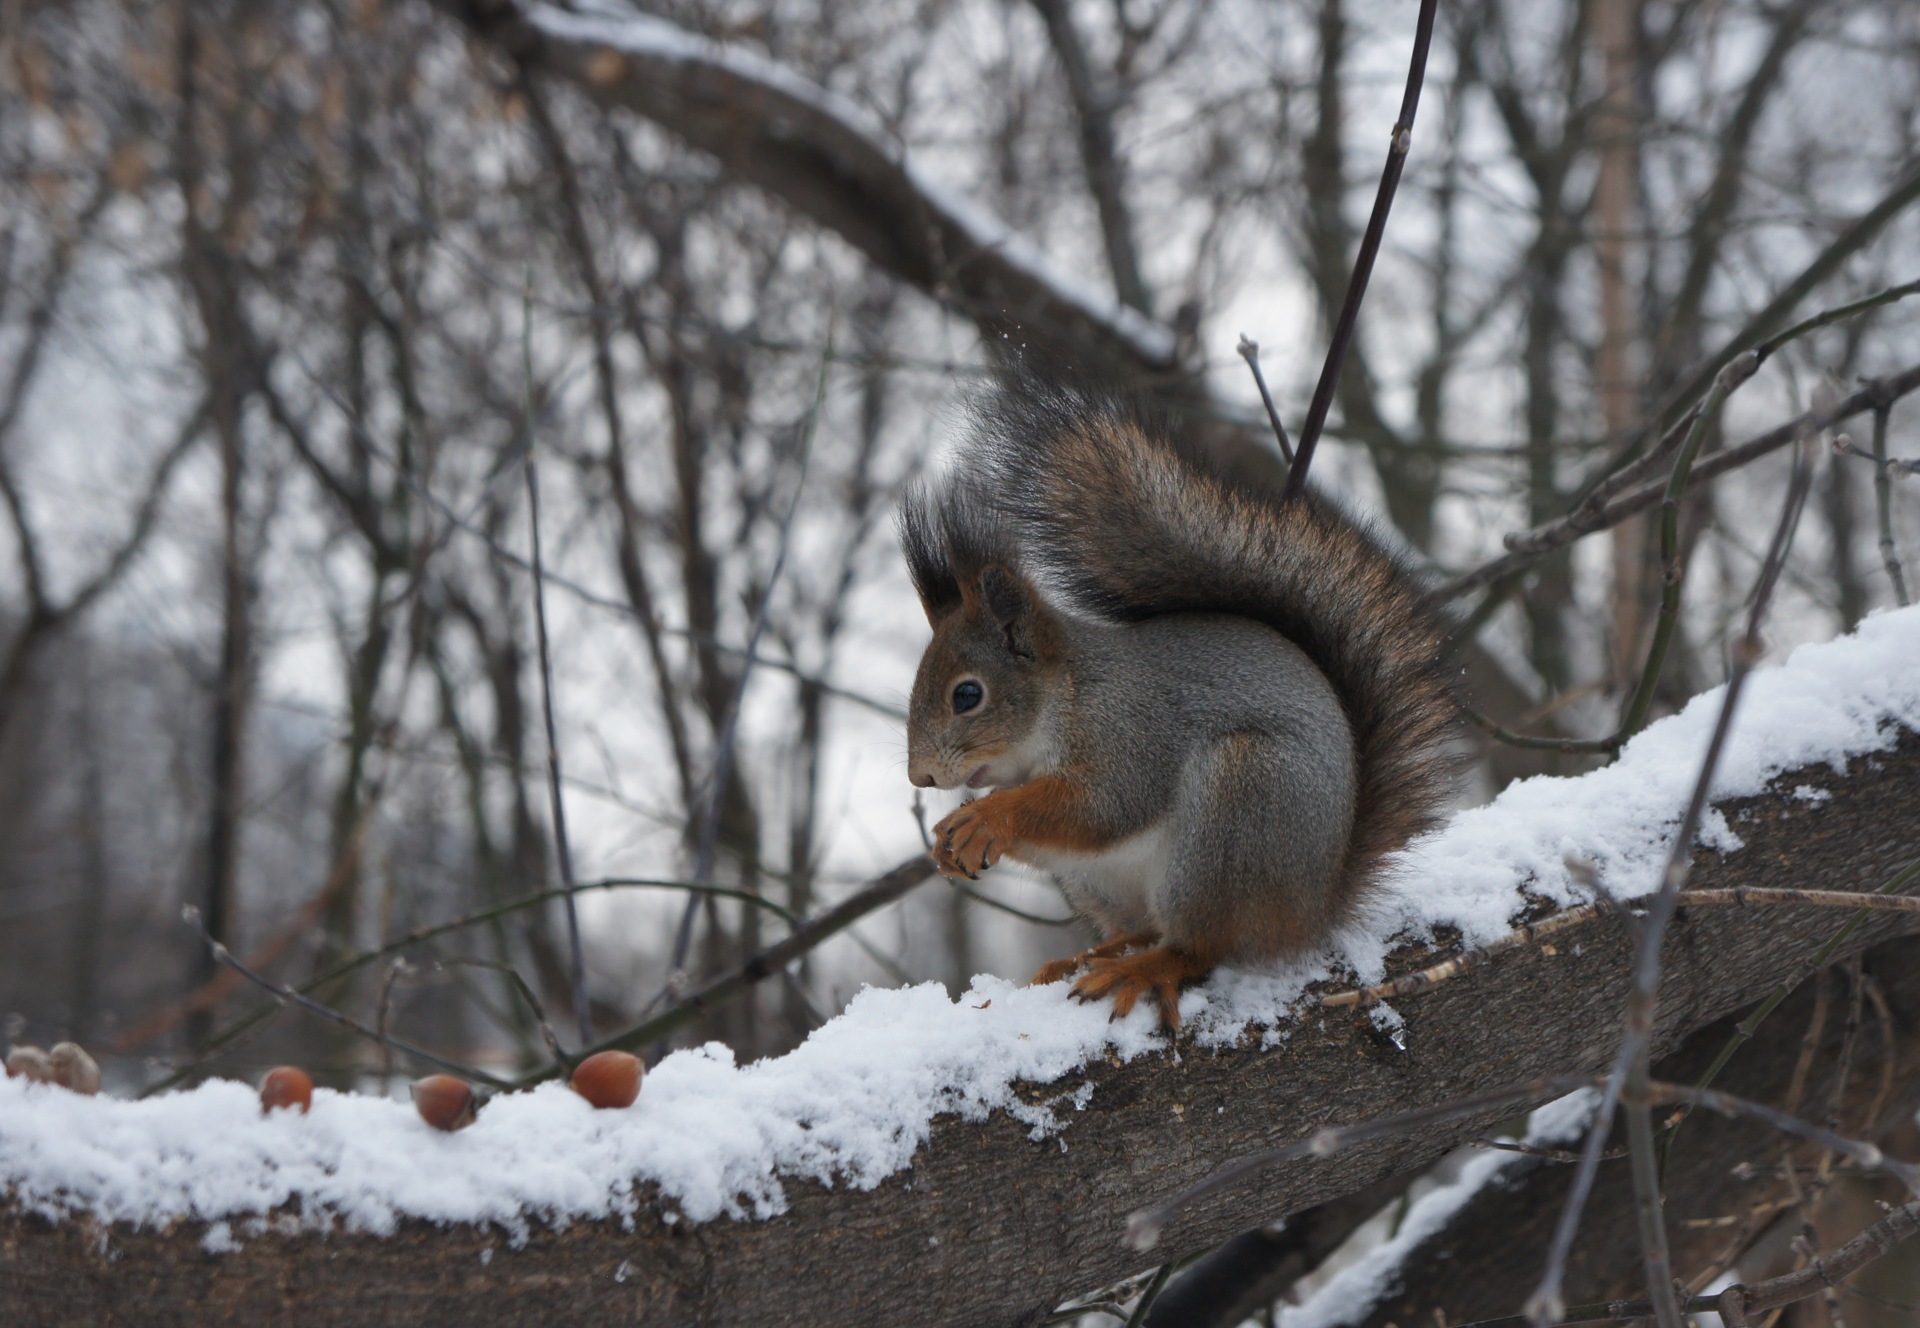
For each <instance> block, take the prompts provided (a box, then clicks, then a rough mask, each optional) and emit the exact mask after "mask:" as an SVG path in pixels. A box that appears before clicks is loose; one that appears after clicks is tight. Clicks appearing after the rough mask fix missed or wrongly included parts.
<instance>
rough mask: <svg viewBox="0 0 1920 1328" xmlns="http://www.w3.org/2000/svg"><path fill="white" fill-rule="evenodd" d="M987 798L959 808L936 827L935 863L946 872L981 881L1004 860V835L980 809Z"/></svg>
mask: <svg viewBox="0 0 1920 1328" xmlns="http://www.w3.org/2000/svg"><path fill="white" fill-rule="evenodd" d="M985 801H986V800H985V799H982V800H981V801H980V802H970V803H967V804H966V805H965V806H963V807H957V808H955V809H954V810H953V811H952V812H950V813H949V814H948V815H947V816H946V817H945V818H944V819H943V820H942V821H941V822H940V824H938V825H936V826H934V827H933V850H932V852H933V863H934V866H936V867H938V868H939V869H940V872H941V874H942V875H945V876H964V877H966V878H967V879H968V880H970V881H977V880H979V879H980V873H981V872H983V871H985V870H986V869H987V868H989V867H991V866H993V864H994V863H996V862H998V861H999V860H1000V836H999V835H998V834H997V833H995V830H994V827H993V826H992V824H991V823H990V822H989V820H988V819H987V817H986V816H984V815H982V814H981V812H980V811H979V808H980V807H981V805H982V803H984V802H985Z"/></svg>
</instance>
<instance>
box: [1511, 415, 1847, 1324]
mask: <svg viewBox="0 0 1920 1328" xmlns="http://www.w3.org/2000/svg"><path fill="white" fill-rule="evenodd" d="M1811 474H1812V467H1811V465H1810V464H1809V461H1808V458H1807V455H1806V451H1805V450H1804V449H1802V450H1800V451H1799V452H1798V453H1797V454H1796V455H1795V458H1794V470H1793V479H1792V481H1791V483H1789V485H1788V487H1787V497H1786V502H1785V503H1784V504H1783V505H1782V508H1781V512H1780V521H1779V523H1778V525H1777V526H1776V527H1775V529H1774V534H1773V544H1772V546H1771V547H1770V548H1769V549H1768V551H1767V559H1766V562H1765V563H1764V564H1763V565H1762V567H1761V569H1760V577H1759V583H1758V585H1757V586H1756V587H1755V589H1754V596H1753V606H1752V608H1751V609H1750V610H1749V612H1748V615H1747V624H1746V631H1745V633H1744V634H1743V635H1742V636H1741V638H1740V639H1739V640H1738V641H1736V642H1735V643H1734V648H1733V652H1732V654H1733V666H1732V669H1731V672H1730V673H1729V676H1728V678H1727V684H1726V692H1725V695H1724V696H1723V697H1722V699H1721V703H1720V713H1719V716H1718V717H1717V718H1716V719H1715V721H1714V727H1713V735H1712V737H1711V738H1710V739H1709V740H1708V742H1707V751H1706V755H1705V757H1704V758H1703V759H1702V760H1701V763H1700V773H1699V775H1698V776H1697V777H1696V778H1695V780H1694V786H1693V794H1692V796H1691V797H1690V798H1689V799H1688V802H1687V810H1686V814H1685V815H1684V816H1682V817H1681V820H1680V827H1679V832H1678V833H1677V834H1676V835H1675V837H1674V841H1673V847H1672V850H1671V851H1670V853H1669V855H1668V858H1667V865H1666V870H1665V872H1664V873H1663V875H1662V879H1661V884H1660V889H1659V890H1658V891H1657V892H1656V893H1655V894H1654V896H1653V900H1652V903H1651V904H1650V905H1649V907H1648V909H1647V917H1646V922H1645V924H1644V928H1643V931H1642V934H1641V938H1640V945H1639V949H1638V952H1637V954H1636V955H1635V959H1634V969H1633V986H1632V989H1631V991H1630V993H1629V996H1628V1000H1627V1024H1626V1031H1625V1034H1624V1035H1623V1036H1622V1038H1621V1040H1620V1051H1619V1054H1618V1055H1617V1056H1616V1057H1615V1059H1614V1064H1613V1068H1612V1069H1611V1070H1610V1071H1609V1072H1608V1074H1607V1079H1606V1087H1605V1089H1604V1091H1603V1092H1602V1094H1601V1102H1600V1107H1599V1110H1597V1111H1596V1112H1595V1113H1594V1120H1593V1123H1592V1126H1591V1127H1590V1130H1589V1133H1588V1135H1587V1145H1586V1149H1585V1152H1584V1154H1583V1156H1582V1158H1581V1161H1580V1166H1579V1169H1578V1170H1577V1171H1576V1172H1575V1173H1574V1177H1573V1182H1572V1185H1571V1186H1570V1188H1569V1190H1568V1193H1567V1199H1566V1203H1565V1206H1564V1207H1563V1208H1562V1209H1561V1212H1560V1219H1559V1222H1558V1224H1557V1225H1556V1226H1555V1228H1554V1234H1553V1242H1552V1244H1551V1246H1550V1247H1549V1250H1548V1256H1547V1266H1546V1270H1545V1271H1544V1273H1543V1274H1542V1276H1541V1279H1540V1284H1539V1286H1538V1287H1537V1288H1535V1290H1534V1292H1533V1294H1532V1295H1531V1296H1530V1297H1529V1298H1528V1301H1527V1306H1526V1310H1527V1313H1528V1314H1529V1315H1530V1316H1532V1318H1533V1320H1534V1322H1535V1323H1536V1324H1541V1325H1544V1324H1547V1323H1549V1322H1552V1321H1554V1320H1555V1319H1556V1318H1557V1317H1558V1316H1559V1314H1560V1312H1561V1311H1562V1310H1563V1309H1564V1308H1565V1300H1564V1299H1563V1298H1562V1295H1561V1286H1562V1284H1563V1282H1564V1280H1565V1277H1566V1265H1567V1257H1568V1255H1569V1254H1571V1253H1572V1250H1573V1241H1574V1237H1575V1235H1576V1234H1577V1233H1578V1231H1579V1228H1580V1217H1581V1214H1582V1213H1583V1212H1584V1211H1585V1209H1586V1204H1587V1197H1588V1195H1589V1194H1591V1193H1592V1190H1593V1181H1594V1176H1595V1173H1596V1171H1597V1170H1598V1167H1599V1161H1600V1149H1601V1144H1602V1142H1603V1141H1604V1140H1605V1138H1606V1136H1607V1133H1608V1131H1610V1130H1611V1129H1612V1127H1613V1115H1614V1111H1615V1109H1616V1108H1617V1107H1618V1106H1619V1105H1620V1103H1621V1100H1622V1096H1623V1091H1625V1090H1631V1098H1630V1099H1629V1101H1628V1103H1627V1105H1628V1110H1629V1111H1630V1112H1635V1113H1642V1112H1645V1111H1646V1110H1647V1099H1646V1091H1647V1058H1648V1051H1649V1047H1650V1044H1651V1042H1652V1037H1653V1015H1654V1009H1655V1006H1656V1004H1657V1001H1658V996H1659V989H1660V947H1661V944H1662V943H1663V942H1664V941H1665V940H1666V934H1667V928H1668V925H1669V924H1670V923H1671V922H1672V921H1673V914H1674V910H1675V908H1676V907H1677V905H1678V900H1679V895H1680V891H1681V889H1682V888H1683V887H1684V886H1685V885H1686V881H1687V874H1688V872H1689V870H1690V869H1691V868H1692V865H1693V841H1694V836H1695V834H1696V833H1697V832H1698V830H1699V825H1700V818H1701V816H1702V815H1703V814H1704V813H1705V811H1706V807H1707V801H1708V794H1709V791H1710V790H1711V788H1712V785H1713V776H1714V772H1715V771H1716V770H1717V769H1718V768H1719V765H1720V754H1721V752H1722V751H1723V750H1724V749H1725V747H1726V742H1727V736H1728V734H1729V733H1730V732H1731V730H1732V727H1733V716H1734V711H1735V709H1736V708H1737V707H1738V705H1739V703H1740V694H1741V692H1742V691H1743V690H1744V689H1745V687H1746V681H1747V674H1748V673H1749V672H1750V671H1751V670H1752V668H1753V665H1754V663H1755V662H1756V661H1757V660H1758V659H1759V656H1760V652H1761V642H1760V625H1761V624H1762V623H1763V622H1764V621H1765V620H1766V613H1767V608H1768V605H1769V604H1770V603H1771V601H1772V598H1773V587H1774V584H1775V583H1776V582H1777V581H1778V579H1779V575H1780V568H1781V566H1782V565H1783V564H1784V563H1785V562H1786V555H1787V549H1788V547H1789V545H1790V544H1791V542H1792V537H1793V532H1794V529H1795V527H1797V526H1798V524H1799V521H1800V512H1801V509H1802V507H1803V506H1804V505H1805V502H1806V496H1807V490H1808V488H1809V484H1810V476H1811ZM1647 1143H1648V1146H1649V1148H1650V1147H1651V1134H1650V1132H1649V1134H1648V1136H1647ZM1650 1160H1651V1159H1650V1158H1649V1161H1650ZM1646 1170H1647V1172H1648V1173H1649V1174H1651V1168H1647V1169H1646ZM1638 1183H1639V1182H1638V1180H1637V1181H1636V1188H1637V1186H1638ZM1656 1199H1657V1196H1656ZM1655 1215H1657V1210H1655ZM1645 1234H1647V1235H1648V1236H1649V1237H1652V1236H1653V1235H1654V1234H1655V1233H1654V1232H1652V1231H1648V1232H1646V1233H1645ZM1649 1253H1650V1254H1651V1255H1653V1256H1655V1258H1657V1257H1658V1256H1659V1254H1660V1253H1661V1251H1660V1250H1659V1249H1657V1248H1651V1247H1650V1249H1649ZM1649 1262H1650V1263H1652V1262H1654V1259H1649ZM1671 1287H1672V1283H1671V1281H1670V1280H1667V1281H1664V1282H1659V1283H1655V1284H1654V1285H1652V1286H1650V1287H1649V1288H1648V1290H1649V1291H1650V1292H1651V1294H1652V1296H1653V1298H1654V1301H1655V1303H1656V1304H1661V1303H1663V1301H1664V1302H1671V1301H1672V1298H1673V1293H1672V1289H1671ZM1663 1293H1664V1295H1663ZM1674 1317H1675V1319H1676V1320H1677V1317H1678V1313H1677V1310H1676V1311H1675V1314H1674Z"/></svg>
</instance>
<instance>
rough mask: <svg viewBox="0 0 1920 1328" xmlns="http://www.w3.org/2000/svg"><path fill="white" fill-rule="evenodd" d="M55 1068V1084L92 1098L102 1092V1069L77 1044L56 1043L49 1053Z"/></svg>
mask: <svg viewBox="0 0 1920 1328" xmlns="http://www.w3.org/2000/svg"><path fill="white" fill-rule="evenodd" d="M47 1064H48V1065H50V1066H52V1067H53V1082H55V1083H56V1084H59V1085H60V1086H61V1087H62V1088H70V1089H72V1090H73V1091H74V1092H76V1093H82V1094H85V1095H86V1096H87V1097H92V1096H93V1095H94V1094H95V1093H98V1092H99V1091H100V1067H99V1066H98V1065H96V1064H95V1063H94V1060H93V1057H91V1056H89V1055H87V1053H86V1049H85V1048H83V1047H82V1046H80V1044H79V1043H77V1042H56V1043H54V1044H53V1050H51V1051H49V1052H48V1053H47Z"/></svg>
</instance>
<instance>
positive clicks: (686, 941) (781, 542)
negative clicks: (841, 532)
mask: <svg viewBox="0 0 1920 1328" xmlns="http://www.w3.org/2000/svg"><path fill="white" fill-rule="evenodd" d="M833 339H834V323H833V319H832V316H831V314H830V315H829V318H828V323H827V346H826V350H825V351H824V352H823V353H822V355H821V358H820V373H819V376H818V378H817V379H816V381H815V383H814V388H813V405H812V406H811V408H810V409H809V410H808V411H807V418H806V421H805V422H804V423H803V424H802V426H801V430H800V449H799V451H800V457H799V466H798V472H799V473H798V475H797V476H796V477H795V479H794V485H793V497H792V498H791V499H790V500H789V501H788V503H787V511H786V515H785V516H783V517H782V518H781V521H780V529H779V532H778V535H777V537H776V543H775V551H774V558H773V570H772V571H771V572H770V573H768V575H767V584H766V588H765V589H764V590H763V591H762V592H761V594H760V603H759V604H758V605H757V606H756V607H755V609H754V614H753V623H752V625H751V627H749V629H748V631H747V647H746V653H745V656H744V660H743V662H742V664H741V666H740V676H739V678H737V679H736V680H735V681H734V685H733V696H732V698H731V699H730V700H729V701H728V703H727V713H726V718H725V720H724V721H723V722H722V724H721V726H720V734H719V738H718V740H717V741H716V742H715V744H714V754H713V769H712V772H711V773H710V774H709V775H708V778H707V784H708V787H707V803H706V806H705V807H704V808H703V809H702V814H701V820H700V836H699V840H698V842H697V843H696V845H695V849H694V863H693V879H694V880H696V881H698V882H699V883H700V884H702V885H705V884H706V883H707V882H708V881H710V880H712V879H713V858H714V851H715V846H716V845H717V843H718V841H719V834H720V810H721V807H722V806H723V804H724V801H725V798H726V792H727V785H728V781H729V779H730V778H731V777H732V774H733V753H734V746H735V743H736V741H737V739H738V734H739V725H740V712H741V709H742V708H743V706H744V704H745V702H746V696H747V683H748V681H749V680H750V679H751V678H752V677H753V661H754V658H755V656H756V652H757V651H758V649H759V646H760V636H761V634H762V633H763V632H764V631H765V630H766V625H767V611H768V610H769V608H771V607H772V604H773V592H774V587H775V586H777V585H778V584H779V581H780V574H781V572H782V571H784V570H785V568H786V565H787V546H788V542H789V539H790V538H791V535H792V532H793V518H794V515H795V514H796V513H797V512H798V511H799V510H800V495H801V493H802V492H803V491H804V490H805V488H806V484H807V468H808V462H809V461H810V460H811V459H812V456H813V431H814V429H815V427H816V426H817V425H818V424H819V422H820V410H821V407H822V406H823V405H824V404H825V402H826V396H827V374H828V371H829V370H830V369H831V368H832V366H833ZM697 902H698V901H697V899H695V898H694V897H691V896H689V897H688V899H687V907H686V909H685V910H684V911H683V912H682V913H681V915H680V926H679V928H678V930H676V931H675V933H674V938H673V962H672V964H671V965H670V968H669V971H670V972H671V973H673V974H676V975H677V974H678V973H680V972H681V970H683V969H684V968H685V967H686V963H687V951H688V948H689V947H690V946H691V945H692V944H693V919H694V911H695V905H696V904H697ZM668 989H669V990H670V989H671V988H670V987H669V988H668Z"/></svg>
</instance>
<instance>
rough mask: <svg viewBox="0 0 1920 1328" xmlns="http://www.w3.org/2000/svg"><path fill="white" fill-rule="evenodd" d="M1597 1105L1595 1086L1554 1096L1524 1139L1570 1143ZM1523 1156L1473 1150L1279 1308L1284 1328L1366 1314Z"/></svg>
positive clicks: (1307, 1327) (1531, 1120)
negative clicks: (1350, 1255)
mask: <svg viewBox="0 0 1920 1328" xmlns="http://www.w3.org/2000/svg"><path fill="white" fill-rule="evenodd" d="M1599 1105H1600V1095H1599V1094H1598V1093H1596V1092H1594V1091H1593V1090H1592V1089H1591V1088H1582V1089H1578V1090H1576V1091H1575V1092H1572V1093H1569V1094H1567V1095H1566V1096H1565V1097H1562V1098H1556V1099H1555V1100H1554V1101H1552V1102H1549V1103H1547V1104H1546V1105H1545V1106H1543V1107H1540V1108H1539V1109H1538V1110H1536V1111H1535V1112H1534V1113H1533V1114H1532V1115H1530V1116H1528V1117H1527V1128H1526V1132H1525V1133H1524V1134H1523V1135H1522V1136H1521V1142H1522V1143H1527V1144H1531V1145H1533V1146H1534V1147H1535V1148H1551V1147H1554V1146H1556V1145H1560V1144H1565V1143H1569V1142H1571V1141H1572V1140H1574V1139H1576V1138H1578V1137H1579V1136H1580V1134H1581V1133H1582V1132H1583V1131H1584V1130H1585V1129H1586V1127H1587V1123H1588V1122H1589V1121H1591V1120H1592V1119H1593V1113H1594V1109H1595V1108H1596V1107H1598V1106H1599ZM1521 1156H1522V1155H1521V1154H1519V1153H1513V1152H1506V1151H1495V1150H1492V1149H1489V1150H1487V1151H1485V1152H1475V1153H1471V1154H1469V1155H1468V1156H1467V1157H1466V1160H1465V1161H1464V1162H1462V1163H1460V1166H1459V1169H1458V1170H1457V1171H1455V1172H1454V1174H1453V1177H1452V1179H1450V1180H1448V1181H1447V1182H1446V1183H1445V1184H1442V1185H1437V1186H1435V1187H1434V1188H1433V1189H1431V1190H1428V1191H1427V1192H1426V1193H1425V1194H1422V1195H1420V1197H1419V1198H1417V1199H1415V1200H1414V1201H1413V1202H1412V1203H1411V1204H1409V1205H1407V1211H1406V1213H1405V1215H1404V1216H1402V1218H1401V1219H1400V1225H1399V1228H1398V1229H1397V1230H1396V1231H1395V1232H1394V1233H1393V1234H1392V1235H1391V1236H1390V1237H1388V1238H1387V1239H1385V1240H1382V1241H1380V1242H1379V1243H1377V1244H1375V1245H1374V1246H1373V1247H1372V1248H1370V1249H1368V1250H1367V1251H1366V1253H1364V1254H1362V1255H1361V1256H1360V1257H1359V1258H1357V1259H1355V1260H1354V1261H1353V1262H1352V1263H1349V1264H1348V1265H1346V1266H1345V1267H1344V1268H1342V1269H1340V1271H1339V1272H1337V1273H1335V1274H1334V1275H1333V1276H1332V1277H1329V1278H1328V1279H1327V1280H1326V1281H1325V1282H1323V1283H1321V1284H1320V1285H1319V1286H1318V1287H1316V1288H1314V1290H1313V1293H1312V1294H1311V1295H1309V1296H1308V1297H1307V1298H1306V1299H1305V1300H1303V1301H1302V1302H1301V1303H1300V1304H1298V1305H1289V1306H1286V1307H1284V1308H1283V1309H1281V1311H1280V1313H1279V1316H1278V1321H1279V1324H1280V1328H1340V1325H1343V1324H1349V1323H1357V1322H1359V1321H1360V1320H1361V1319H1363V1318H1365V1317H1366V1313H1367V1310H1368V1309H1370V1308H1371V1307H1372V1306H1374V1305H1377V1304H1379V1303H1380V1301H1381V1300H1382V1299H1384V1298H1385V1297H1386V1296H1387V1295H1389V1294H1390V1293H1391V1292H1392V1291H1393V1289H1394V1285H1395V1281H1396V1279H1397V1278H1398V1277H1399V1274H1400V1269H1401V1267H1402V1266H1403V1265H1404V1264H1405V1263H1406V1261H1407V1257H1408V1256H1409V1255H1411V1254H1412V1253H1413V1252H1414V1251H1415V1250H1417V1249H1418V1248H1419V1247H1420V1245H1421V1244H1422V1243H1423V1242H1424V1241H1426V1240H1427V1239H1428V1238H1429V1237H1432V1236H1434V1235H1437V1234H1438V1233H1439V1232H1441V1231H1442V1230H1444V1229H1445V1228H1446V1225H1447V1223H1448V1222H1449V1221H1451V1220H1452V1218H1453V1215H1454V1214H1455V1213H1457V1212H1459V1211H1460V1209H1461V1208H1463V1207H1465V1206H1466V1204H1467V1202H1468V1201H1469V1200H1470V1199H1472V1198H1473V1196H1474V1195H1476V1194H1478V1193H1479V1192H1480V1190H1481V1188H1482V1187H1483V1186H1484V1185H1486V1184H1487V1182H1488V1181H1490V1180H1492V1179H1493V1178H1494V1177H1496V1176H1498V1175H1500V1174H1501V1173H1503V1172H1505V1171H1508V1170H1510V1169H1511V1168H1513V1167H1514V1166H1516V1165H1517V1164H1518V1163H1519V1162H1520V1160H1521Z"/></svg>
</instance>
